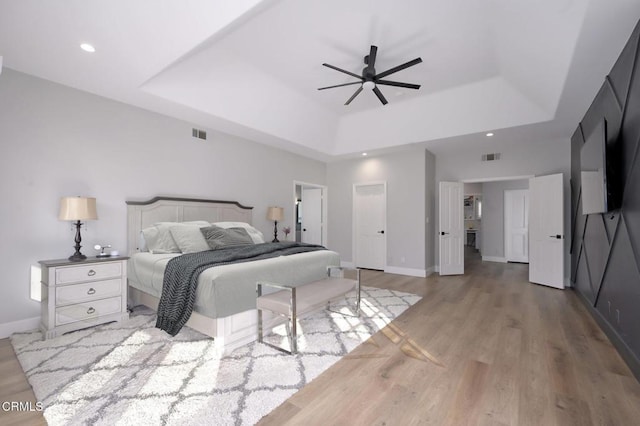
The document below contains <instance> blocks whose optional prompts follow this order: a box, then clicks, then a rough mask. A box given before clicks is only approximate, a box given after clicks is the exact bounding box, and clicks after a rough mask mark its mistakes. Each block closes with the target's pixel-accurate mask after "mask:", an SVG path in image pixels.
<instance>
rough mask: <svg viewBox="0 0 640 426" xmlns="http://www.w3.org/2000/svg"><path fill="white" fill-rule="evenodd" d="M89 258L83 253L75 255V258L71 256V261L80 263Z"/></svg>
mask: <svg viewBox="0 0 640 426" xmlns="http://www.w3.org/2000/svg"><path fill="white" fill-rule="evenodd" d="M86 258H87V256H85V255H84V254H82V253H74V254H73V256H69V260H70V261H72V262H80V261H81V260H85V259H86Z"/></svg>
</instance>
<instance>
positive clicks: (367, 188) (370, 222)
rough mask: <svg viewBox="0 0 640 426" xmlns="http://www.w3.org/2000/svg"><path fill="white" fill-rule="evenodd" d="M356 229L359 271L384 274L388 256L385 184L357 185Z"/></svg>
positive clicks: (356, 255)
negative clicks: (377, 271) (372, 270)
mask: <svg viewBox="0 0 640 426" xmlns="http://www.w3.org/2000/svg"><path fill="white" fill-rule="evenodd" d="M353 201H354V228H355V235H354V239H355V247H354V248H355V253H354V259H355V260H354V263H355V266H356V267H359V268H368V269H379V270H384V267H385V264H386V261H385V260H386V256H387V247H386V245H387V242H386V241H387V240H386V234H385V230H386V221H387V219H386V216H387V186H386V184H385V183H381V184H371V185H354V199H353Z"/></svg>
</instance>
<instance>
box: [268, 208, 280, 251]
mask: <svg viewBox="0 0 640 426" xmlns="http://www.w3.org/2000/svg"><path fill="white" fill-rule="evenodd" d="M283 218H284V209H283V208H282V207H269V209H268V210H267V219H269V220H273V222H274V225H273V240H272V241H271V242H272V243H279V242H280V240H278V221H281V220H282V219H283Z"/></svg>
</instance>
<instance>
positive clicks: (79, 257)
mask: <svg viewBox="0 0 640 426" xmlns="http://www.w3.org/2000/svg"><path fill="white" fill-rule="evenodd" d="M74 225H75V227H76V238H75V240H74V241H75V242H76V245H75V249H76V252H75V253H74V254H73V255H72V256H70V257H69V260H70V261H72V262H79V261H81V260H85V259H86V258H87V256H85V255H84V254H82V253H80V249H81V248H82V246H81V245H80V243H81V242H82V237H81V236H80V227H81V226H82V222H80V221H79V220H78V221H76V223H75V224H74Z"/></svg>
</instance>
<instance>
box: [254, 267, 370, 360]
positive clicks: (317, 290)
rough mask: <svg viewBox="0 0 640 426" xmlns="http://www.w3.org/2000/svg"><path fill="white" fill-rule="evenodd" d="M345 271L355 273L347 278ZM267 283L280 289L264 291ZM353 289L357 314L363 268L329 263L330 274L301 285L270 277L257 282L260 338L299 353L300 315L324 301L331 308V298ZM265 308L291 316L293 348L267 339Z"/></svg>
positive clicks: (259, 340)
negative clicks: (264, 320) (272, 279)
mask: <svg viewBox="0 0 640 426" xmlns="http://www.w3.org/2000/svg"><path fill="white" fill-rule="evenodd" d="M345 271H349V272H351V273H352V274H353V275H355V277H354V278H346V277H345ZM263 286H266V287H272V288H275V289H278V290H277V291H275V292H273V293H268V294H262V290H263V289H262V287H263ZM352 290H355V291H356V305H355V312H356V315H357V314H358V313H359V312H360V270H359V269H347V268H342V267H337V266H336V267H329V268H328V269H327V278H324V279H321V280H318V281H313V282H310V283H308V284H302V285H298V286H293V285H284V284H278V283H272V282H266V281H259V282H257V283H256V291H257V293H258V297H257V299H256V308H257V309H258V342H261V343H264V344H266V345H269V346H271V347H273V348H275V349H278V350H279V351H282V352H286V353H288V354H295V353H297V352H298V335H297V327H296V321H297V319H298V318H300V317H302V316H303V315H306V314H308V313H309V312H312V311H315V310H317V309H318V308H319V307H321V306H322V305H324V304H327V309H328V310H331V309H329V308H330V302H331V300H333V299H336V298H338V297H342V296H344V295H345V294H347V293H349V292H350V291H352ZM263 310H266V311H271V312H273V313H275V314H278V315H281V316H284V317H286V318H287V320H288V322H287V334H288V337H289V342H290V347H291V350H290V351H288V350H286V349H284V348H281V347H279V346H276V345H272V344H270V343H268V342H265V341H264V339H263V337H264V336H263V318H262V311H263ZM332 312H335V311H332ZM338 313H341V312H338Z"/></svg>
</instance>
